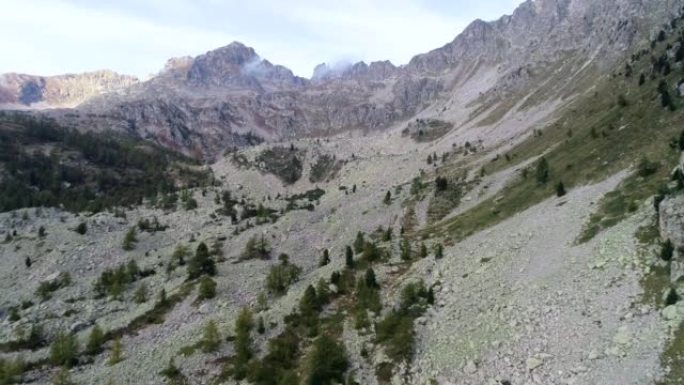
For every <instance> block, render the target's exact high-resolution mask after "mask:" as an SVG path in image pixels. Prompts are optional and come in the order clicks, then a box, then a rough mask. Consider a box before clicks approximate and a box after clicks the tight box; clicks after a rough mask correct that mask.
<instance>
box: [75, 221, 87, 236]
mask: <svg viewBox="0 0 684 385" xmlns="http://www.w3.org/2000/svg"><path fill="white" fill-rule="evenodd" d="M74 231H76V232H77V233H79V234H81V235H85V233H87V232H88V225H86V223H85V222H81V223H79V224H78V226H76V229H75V230H74Z"/></svg>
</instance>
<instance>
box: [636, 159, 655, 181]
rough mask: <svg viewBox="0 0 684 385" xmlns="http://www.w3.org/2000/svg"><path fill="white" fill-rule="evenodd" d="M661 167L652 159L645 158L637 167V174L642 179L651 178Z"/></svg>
mask: <svg viewBox="0 0 684 385" xmlns="http://www.w3.org/2000/svg"><path fill="white" fill-rule="evenodd" d="M659 167H660V165H659V164H658V163H657V162H653V161H651V160H650V159H648V158H646V157H644V158H642V159H641V160H640V161H639V164H638V165H637V174H638V175H639V176H641V177H644V178H646V177H649V176H651V175H653V174H655V173H656V172H657V171H658V168H659Z"/></svg>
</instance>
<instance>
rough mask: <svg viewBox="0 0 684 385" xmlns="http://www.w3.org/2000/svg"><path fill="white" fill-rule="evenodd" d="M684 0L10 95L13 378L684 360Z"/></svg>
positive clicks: (577, 373)
mask: <svg viewBox="0 0 684 385" xmlns="http://www.w3.org/2000/svg"><path fill="white" fill-rule="evenodd" d="M683 7H684V3H682V2H680V1H667V2H662V1H651V0H647V1H639V2H635V1H627V0H625V1H622V0H619V1H615V2H599V1H590V0H537V1H528V2H525V3H523V4H522V5H521V6H520V7H519V8H518V10H516V11H515V13H514V14H513V15H511V16H505V17H503V18H501V19H500V20H498V21H495V22H489V23H488V22H482V21H476V22H474V23H473V24H472V25H471V26H469V27H468V28H467V29H466V30H465V31H464V33H463V34H461V35H459V36H458V37H456V39H455V40H454V41H452V42H451V43H449V44H447V45H445V46H444V47H442V48H439V49H437V50H435V51H432V52H429V53H427V54H423V55H418V56H416V57H415V58H414V59H413V60H412V61H411V62H410V63H409V64H407V65H405V66H401V67H396V66H394V65H392V64H391V63H389V62H378V63H371V64H364V63H357V64H354V65H351V66H349V67H348V68H342V69H340V68H331V67H328V66H327V65H320V66H318V67H317V68H316V70H315V71H314V75H313V77H312V79H303V78H299V77H296V76H294V75H293V74H292V72H291V71H289V70H287V69H286V68H284V67H282V66H278V65H274V64H271V63H270V62H268V61H266V60H264V59H262V58H260V57H259V56H258V55H257V53H256V52H255V51H254V50H253V49H252V48H249V47H246V46H244V45H242V44H239V43H233V44H230V45H228V46H226V47H223V48H219V49H217V50H215V51H211V52H208V53H207V54H204V55H200V56H198V57H195V58H176V59H171V60H170V61H169V62H168V63H167V65H166V67H165V69H164V70H163V71H162V72H160V74H159V75H158V76H156V77H154V78H153V79H151V80H148V81H146V82H142V83H136V84H132V85H130V86H128V87H126V88H125V89H123V90H120V91H117V92H109V93H103V94H101V95H98V96H94V97H88V98H86V99H84V100H83V103H82V104H80V105H79V106H78V107H77V108H75V109H55V110H50V111H48V112H40V113H35V112H26V111H24V112H22V113H11V112H7V113H3V114H1V115H0V134H1V136H0V139H2V141H1V142H0V145H1V146H2V149H3V150H4V151H3V153H2V154H0V187H3V188H4V190H2V191H5V193H4V194H3V195H4V196H3V197H2V199H1V200H0V207H2V208H3V210H2V211H4V212H2V213H0V241H3V242H2V243H0V293H2V295H1V296H0V316H1V317H2V322H1V323H0V384H3V383H35V384H50V383H53V384H68V383H76V384H109V383H111V384H159V383H169V384H245V383H253V384H273V385H284V384H312V385H313V384H326V385H328V384H355V383H356V384H364V385H365V384H371V385H374V384H378V385H384V384H393V385H400V384H419V385H423V384H426V385H433V384H440V385H441V384H464V385H465V384H471V385H475V384H478V385H479V384H487V385H490V384H491V385H497V384H498V385H512V384H515V385H518V384H521V385H527V384H540V385H541V384H544V385H546V384H558V385H560V384H563V385H565V384H567V385H570V384H575V385H580V384H620V385H624V384H634V385H637V384H639V385H641V384H654V385H656V384H657V385H670V384H672V385H674V384H682V383H684V369H683V368H684V328H682V322H684V301H681V300H680V298H681V297H682V296H684V286H683V282H684V281H683V277H682V276H683V274H684V270H683V269H682V266H683V264H684V262H683V261H682V258H683V257H682V250H683V249H684V238H683V237H682V229H684V209H682V207H683V206H682V203H683V202H682V200H683V199H684V198H683V197H684V195H683V192H684V171H683V170H684V163H683V161H682V159H683V158H682V155H681V154H682V151H684V132H682V127H681V122H682V118H683V115H682V111H684V103H683V101H682V100H683V99H682V94H681V93H680V92H679V88H680V86H681V82H682V68H684V66H683V65H682V63H683V62H684V40H683V39H682V36H684V8H683ZM86 125H87V126H92V127H91V128H95V130H94V131H95V132H94V133H87V134H82V133H79V131H78V130H81V129H82V128H84V126H86ZM71 128H74V129H76V130H75V131H71V130H70V129H71ZM112 131H113V132H112ZM155 144H157V145H155ZM158 145H161V146H158ZM176 150H177V151H179V152H182V153H185V154H188V155H192V156H194V159H191V158H188V157H184V156H181V155H180V154H178V153H175V152H174V151H176ZM3 154H4V155H3ZM48 155H49V156H48ZM197 159H201V160H203V161H204V162H203V163H198V162H197V161H196V160H197ZM74 170H86V171H87V172H83V173H82V174H79V173H77V172H75V171H74ZM47 179H49V181H50V183H47V182H44V180H47ZM19 188H21V190H19ZM13 191H21V193H11V192H13ZM10 198H11V199H10Z"/></svg>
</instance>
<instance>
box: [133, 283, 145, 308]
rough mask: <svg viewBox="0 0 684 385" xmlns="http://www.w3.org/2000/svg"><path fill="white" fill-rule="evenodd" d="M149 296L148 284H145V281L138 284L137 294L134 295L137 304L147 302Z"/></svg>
mask: <svg viewBox="0 0 684 385" xmlns="http://www.w3.org/2000/svg"><path fill="white" fill-rule="evenodd" d="M147 296H148V290H147V285H145V283H141V284H140V286H138V289H137V290H136V291H135V294H134V295H133V301H135V303H137V304H141V303H145V302H147Z"/></svg>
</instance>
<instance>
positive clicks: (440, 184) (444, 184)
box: [435, 176, 449, 192]
mask: <svg viewBox="0 0 684 385" xmlns="http://www.w3.org/2000/svg"><path fill="white" fill-rule="evenodd" d="M448 187H449V182H448V181H447V178H443V177H440V176H438V177H437V179H435V191H437V192H441V191H446V189H447V188H448Z"/></svg>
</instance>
